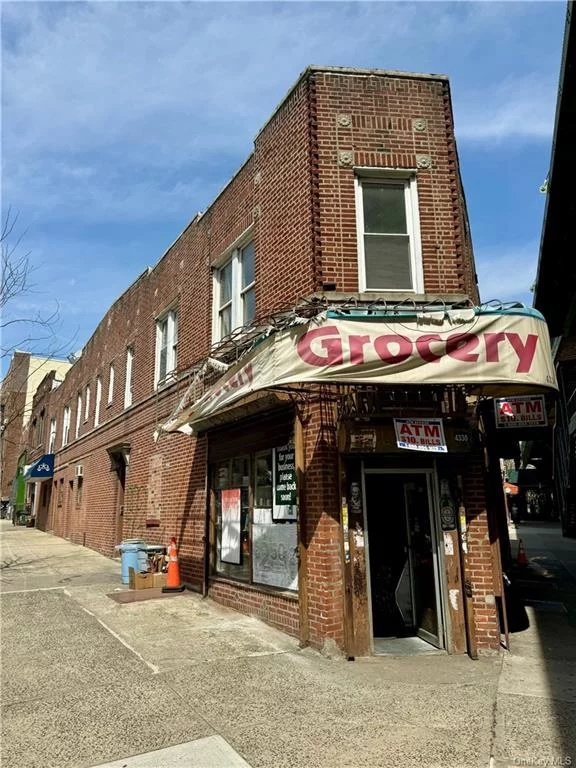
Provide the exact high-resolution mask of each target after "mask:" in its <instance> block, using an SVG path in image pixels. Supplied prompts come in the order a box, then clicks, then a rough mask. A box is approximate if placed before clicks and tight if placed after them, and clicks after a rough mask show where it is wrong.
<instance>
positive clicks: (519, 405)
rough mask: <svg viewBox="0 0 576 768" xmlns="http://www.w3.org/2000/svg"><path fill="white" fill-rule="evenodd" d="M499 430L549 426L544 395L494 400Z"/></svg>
mask: <svg viewBox="0 0 576 768" xmlns="http://www.w3.org/2000/svg"><path fill="white" fill-rule="evenodd" d="M494 411H495V413H496V427H497V429H509V428H510V427H545V426H547V425H548V417H547V415H546V401H545V399H544V395H530V396H528V397H500V398H498V399H497V400H494Z"/></svg>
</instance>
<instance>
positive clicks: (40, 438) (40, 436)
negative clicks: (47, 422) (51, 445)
mask: <svg viewBox="0 0 576 768" xmlns="http://www.w3.org/2000/svg"><path fill="white" fill-rule="evenodd" d="M43 442H44V411H40V415H39V416H38V418H37V419H36V445H37V446H40V445H42V443H43Z"/></svg>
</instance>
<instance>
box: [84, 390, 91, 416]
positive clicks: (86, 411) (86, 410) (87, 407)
mask: <svg viewBox="0 0 576 768" xmlns="http://www.w3.org/2000/svg"><path fill="white" fill-rule="evenodd" d="M89 416H90V384H87V385H86V403H85V404H84V421H88V417H89Z"/></svg>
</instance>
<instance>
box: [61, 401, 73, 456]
mask: <svg viewBox="0 0 576 768" xmlns="http://www.w3.org/2000/svg"><path fill="white" fill-rule="evenodd" d="M70 415H71V413H70V406H69V405H65V406H64V418H63V420H62V448H64V446H65V445H68V441H69V439H70Z"/></svg>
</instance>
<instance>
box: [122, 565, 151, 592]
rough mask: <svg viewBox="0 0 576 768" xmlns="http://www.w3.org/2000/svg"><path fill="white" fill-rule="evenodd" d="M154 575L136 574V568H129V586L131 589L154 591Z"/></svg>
mask: <svg viewBox="0 0 576 768" xmlns="http://www.w3.org/2000/svg"><path fill="white" fill-rule="evenodd" d="M154 575H155V574H153V573H136V571H135V570H134V568H128V586H129V587H130V589H152V587H153V586H154V578H153V577H154Z"/></svg>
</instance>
